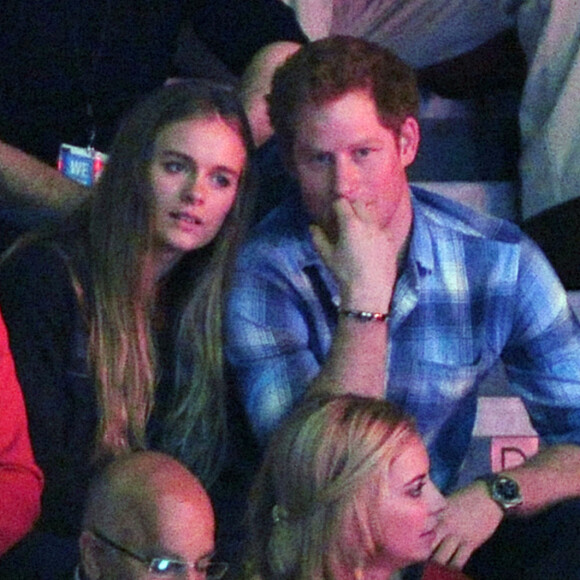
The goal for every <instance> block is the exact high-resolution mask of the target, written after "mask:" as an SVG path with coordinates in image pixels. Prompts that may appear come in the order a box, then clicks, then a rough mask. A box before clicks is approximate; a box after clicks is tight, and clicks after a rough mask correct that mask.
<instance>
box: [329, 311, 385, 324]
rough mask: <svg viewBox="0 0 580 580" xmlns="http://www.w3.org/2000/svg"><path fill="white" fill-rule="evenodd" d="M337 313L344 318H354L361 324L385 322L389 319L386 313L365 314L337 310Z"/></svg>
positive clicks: (364, 312) (362, 312)
mask: <svg viewBox="0 0 580 580" xmlns="http://www.w3.org/2000/svg"><path fill="white" fill-rule="evenodd" d="M338 313H339V314H340V315H341V316H345V317H346V318H354V319H356V320H360V321H361V322H373V321H375V322H386V321H387V320H388V319H389V313H388V312H366V311H365V310H347V309H346V308H339V309H338Z"/></svg>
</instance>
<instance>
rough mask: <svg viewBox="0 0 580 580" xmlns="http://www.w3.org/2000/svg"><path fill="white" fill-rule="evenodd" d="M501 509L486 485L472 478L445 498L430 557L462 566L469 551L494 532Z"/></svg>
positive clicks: (454, 565) (500, 517) (449, 564)
mask: <svg viewBox="0 0 580 580" xmlns="http://www.w3.org/2000/svg"><path fill="white" fill-rule="evenodd" d="M502 518H503V512H502V509H501V508H500V507H499V506H498V505H497V504H496V503H495V502H494V501H493V500H492V499H491V498H490V497H489V494H488V491H487V488H486V485H485V483H484V482H482V481H476V482H474V483H472V484H471V485H469V486H467V487H465V488H463V489H460V490H459V491H457V492H455V493H454V494H452V495H451V496H450V497H449V498H448V503H447V509H446V510H445V511H444V512H443V514H442V516H441V521H440V523H439V525H438V527H437V536H436V538H435V542H434V543H433V545H434V550H433V554H432V558H433V560H435V561H436V562H439V563H440V564H444V565H447V566H451V567H453V568H459V569H461V568H463V566H464V565H465V563H466V562H467V560H469V558H470V557H471V554H473V552H474V551H475V550H477V548H479V547H480V546H481V545H482V544H484V543H485V542H486V541H487V540H488V539H489V538H490V537H491V536H492V535H493V534H494V532H495V531H496V529H497V527H498V526H499V524H500V523H501V521H502Z"/></svg>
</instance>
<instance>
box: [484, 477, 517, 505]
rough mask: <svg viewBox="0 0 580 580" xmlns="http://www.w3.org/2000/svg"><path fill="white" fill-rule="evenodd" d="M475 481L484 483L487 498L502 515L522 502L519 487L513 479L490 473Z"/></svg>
mask: <svg viewBox="0 0 580 580" xmlns="http://www.w3.org/2000/svg"><path fill="white" fill-rule="evenodd" d="M477 479H478V480H481V481H484V482H485V484H486V485H487V490H488V492H489V496H490V497H491V499H493V501H495V503H497V505H499V507H500V508H501V509H502V510H503V512H504V513H506V512H508V511H509V510H511V509H513V508H515V507H516V506H518V505H520V504H521V503H522V502H523V498H522V494H521V492H520V486H519V485H518V482H517V481H516V480H515V479H512V478H511V477H508V476H507V475H500V474H499V473H491V474H489V475H484V476H482V477H478V478H477Z"/></svg>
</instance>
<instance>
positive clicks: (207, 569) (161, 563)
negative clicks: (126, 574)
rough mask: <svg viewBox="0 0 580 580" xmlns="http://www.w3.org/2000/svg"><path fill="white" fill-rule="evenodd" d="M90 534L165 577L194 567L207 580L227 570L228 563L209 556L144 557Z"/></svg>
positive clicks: (95, 532)
mask: <svg viewBox="0 0 580 580" xmlns="http://www.w3.org/2000/svg"><path fill="white" fill-rule="evenodd" d="M91 534H93V536H95V538H97V539H98V540H100V541H101V542H103V543H104V544H107V546H109V547H111V548H113V549H114V550H117V551H118V552H121V553H122V554H125V555H126V556H129V557H130V558H133V559H134V560H137V561H138V562H141V563H142V564H145V566H147V570H149V572H152V573H153V574H157V575H159V576H165V577H167V578H171V577H173V576H183V575H184V574H185V573H186V572H187V570H188V569H194V570H196V571H197V572H199V573H200V574H203V576H204V578H206V579H207V580H220V578H223V577H224V575H225V573H226V572H227V570H228V564H227V563H226V562H212V561H211V560H210V558H211V556H209V557H206V558H202V559H201V560H199V561H197V562H183V561H182V560H176V559H175V558H164V557H158V558H146V557H145V556H142V555H141V554H137V553H136V552H133V551H132V550H129V549H128V548H125V547H123V546H121V545H120V544H117V542H114V541H113V540H111V539H109V538H107V536H105V535H104V534H101V533H100V532H98V531H96V530H92V531H91Z"/></svg>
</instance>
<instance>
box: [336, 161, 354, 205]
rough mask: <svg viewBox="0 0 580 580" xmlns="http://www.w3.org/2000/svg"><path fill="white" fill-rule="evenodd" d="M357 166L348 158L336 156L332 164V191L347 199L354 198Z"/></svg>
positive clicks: (337, 195)
mask: <svg viewBox="0 0 580 580" xmlns="http://www.w3.org/2000/svg"><path fill="white" fill-rule="evenodd" d="M358 171H359V170H358V168H357V167H356V165H355V164H354V163H353V162H352V160H350V159H348V158H338V159H337V160H336V162H335V164H334V176H333V178H334V184H333V185H334V193H335V195H336V197H344V198H346V199H347V200H349V201H353V200H354V199H356V195H357V192H358V187H357V186H358Z"/></svg>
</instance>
